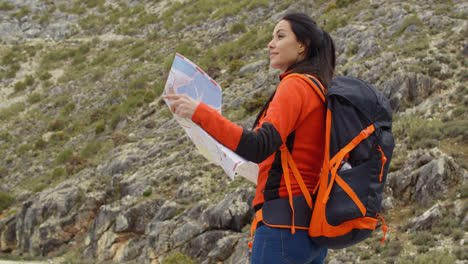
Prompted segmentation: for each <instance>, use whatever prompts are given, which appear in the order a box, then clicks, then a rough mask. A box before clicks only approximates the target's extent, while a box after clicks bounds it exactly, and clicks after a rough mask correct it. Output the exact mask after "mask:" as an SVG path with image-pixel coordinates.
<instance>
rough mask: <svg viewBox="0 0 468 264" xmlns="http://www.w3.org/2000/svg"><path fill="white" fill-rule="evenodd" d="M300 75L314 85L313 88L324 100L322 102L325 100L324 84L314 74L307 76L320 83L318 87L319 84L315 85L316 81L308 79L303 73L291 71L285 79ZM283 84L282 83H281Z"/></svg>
mask: <svg viewBox="0 0 468 264" xmlns="http://www.w3.org/2000/svg"><path fill="white" fill-rule="evenodd" d="M294 76H296V77H299V78H301V79H303V80H304V81H306V82H307V83H308V84H309V85H310V86H312V88H313V89H314V90H315V92H316V93H317V94H318V96H319V97H320V99H321V100H322V102H325V96H324V94H325V90H324V89H323V86H322V84H321V83H320V81H319V80H318V79H317V78H315V77H314V76H312V75H309V74H306V76H307V77H309V78H311V79H314V80H315V81H316V82H317V83H318V84H319V87H317V85H315V83H314V82H313V81H311V80H310V79H308V78H307V77H306V76H305V75H303V74H300V73H291V74H289V75H288V76H286V77H284V79H283V80H282V81H284V80H286V79H288V78H291V77H294ZM280 85H281V83H280Z"/></svg>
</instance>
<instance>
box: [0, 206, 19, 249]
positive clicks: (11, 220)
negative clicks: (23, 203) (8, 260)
mask: <svg viewBox="0 0 468 264" xmlns="http://www.w3.org/2000/svg"><path fill="white" fill-rule="evenodd" d="M15 249H16V215H10V216H7V217H5V218H3V219H1V220H0V251H1V252H10V251H13V250H15Z"/></svg>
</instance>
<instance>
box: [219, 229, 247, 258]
mask: <svg viewBox="0 0 468 264" xmlns="http://www.w3.org/2000/svg"><path fill="white" fill-rule="evenodd" d="M249 242H250V236H248V235H247V236H246V234H243V237H242V238H240V239H239V240H238V241H237V245H236V246H235V248H234V252H233V253H232V255H231V256H230V257H229V258H228V259H226V260H225V261H224V263H225V264H249V263H250V253H249V250H248V243H249Z"/></svg>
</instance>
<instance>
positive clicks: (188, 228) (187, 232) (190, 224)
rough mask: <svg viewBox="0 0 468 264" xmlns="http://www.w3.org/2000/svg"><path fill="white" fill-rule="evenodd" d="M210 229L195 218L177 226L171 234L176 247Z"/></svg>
mask: <svg viewBox="0 0 468 264" xmlns="http://www.w3.org/2000/svg"><path fill="white" fill-rule="evenodd" d="M207 229H208V226H206V225H203V223H201V222H199V221H195V220H187V221H185V222H184V223H183V224H182V225H181V226H180V227H178V228H176V229H175V230H174V232H173V233H172V235H171V241H172V243H173V245H174V246H175V247H179V246H182V245H184V244H185V243H187V242H188V241H190V240H191V239H193V238H195V237H197V236H198V235H200V234H201V233H203V232H204V231H206V230H207Z"/></svg>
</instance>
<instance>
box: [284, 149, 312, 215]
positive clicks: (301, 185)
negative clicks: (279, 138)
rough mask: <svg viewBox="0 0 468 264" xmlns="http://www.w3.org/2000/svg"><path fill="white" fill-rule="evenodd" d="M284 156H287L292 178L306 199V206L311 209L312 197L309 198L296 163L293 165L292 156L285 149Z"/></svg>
mask: <svg viewBox="0 0 468 264" xmlns="http://www.w3.org/2000/svg"><path fill="white" fill-rule="evenodd" d="M281 154H283V153H281ZM286 155H287V156H288V164H289V167H290V168H291V170H292V172H293V175H294V178H296V181H297V184H299V188H301V191H302V193H303V194H304V198H305V199H306V202H307V205H308V206H309V208H310V209H312V207H313V204H312V196H310V193H309V190H308V189H307V186H306V185H305V183H304V179H302V176H301V173H300V172H299V170H298V169H297V166H296V163H294V160H293V158H292V155H291V153H290V152H289V150H288V149H287V148H286Z"/></svg>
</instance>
